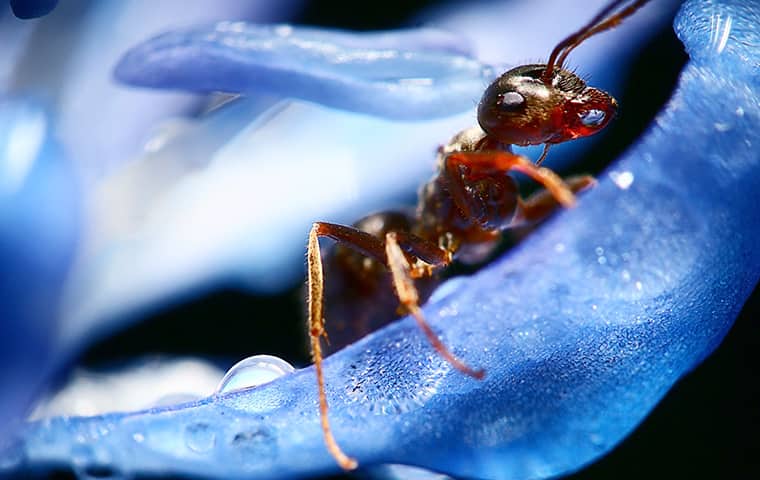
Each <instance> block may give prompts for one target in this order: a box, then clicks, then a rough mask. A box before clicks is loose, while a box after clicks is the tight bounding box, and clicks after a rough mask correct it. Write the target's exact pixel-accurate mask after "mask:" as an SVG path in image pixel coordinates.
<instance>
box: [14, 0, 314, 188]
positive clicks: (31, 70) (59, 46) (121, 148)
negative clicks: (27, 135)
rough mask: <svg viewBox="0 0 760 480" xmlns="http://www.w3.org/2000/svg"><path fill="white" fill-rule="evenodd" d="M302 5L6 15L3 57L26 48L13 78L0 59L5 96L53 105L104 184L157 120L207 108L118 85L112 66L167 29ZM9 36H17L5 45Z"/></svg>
mask: <svg viewBox="0 0 760 480" xmlns="http://www.w3.org/2000/svg"><path fill="white" fill-rule="evenodd" d="M299 1H300V0H283V1H279V2H253V1H250V0H219V1H216V2H213V8H210V4H209V2H208V1H206V0H164V1H161V2H153V1H146V0H140V1H130V2H88V1H81V0H80V1H68V2H62V3H61V4H60V5H58V6H57V7H56V9H55V11H53V12H52V13H51V14H50V15H47V16H45V17H44V18H41V19H39V20H36V21H35V22H21V21H20V20H17V19H15V18H12V17H11V16H10V15H9V16H7V17H8V18H2V19H0V20H2V26H1V27H0V53H2V55H0V57H2V56H4V55H5V54H6V50H5V49H6V48H7V47H8V46H9V45H10V46H11V47H15V46H16V45H15V44H17V43H23V45H22V47H23V50H22V52H21V53H17V57H16V58H17V59H18V61H17V63H16V64H15V65H12V66H11V67H10V68H9V70H10V71H8V72H6V71H4V69H3V67H5V63H6V62H5V59H3V60H0V69H3V70H2V71H0V91H7V92H9V93H10V94H14V95H26V94H33V95H35V96H38V97H41V98H45V99H51V100H54V101H55V105H54V108H53V109H52V113H53V114H54V121H55V124H56V129H57V133H58V135H59V137H60V139H61V143H62V144H63V146H64V148H66V151H67V152H68V153H69V154H70V157H71V159H72V160H73V161H75V162H77V164H78V165H79V166H80V170H81V172H83V174H84V175H85V177H86V180H94V179H99V178H102V177H103V176H104V175H105V174H106V173H108V172H109V171H110V170H112V169H113V168H115V167H116V166H119V165H121V164H123V163H124V162H126V161H127V160H129V159H131V158H133V157H134V156H135V155H136V154H137V153H138V152H139V151H140V148H141V147H142V145H143V144H144V143H145V141H146V139H148V138H149V137H150V136H151V134H152V131H153V129H154V128H155V125H156V123H157V122H160V121H161V120H163V119H166V118H169V117H171V116H175V115H179V114H184V113H187V112H188V111H195V110H197V109H198V108H200V107H199V105H203V104H204V99H201V98H198V97H197V96H195V95H188V94H174V95H167V94H161V95H157V94H155V92H146V91H135V90H134V89H126V88H124V87H123V86H121V85H118V84H116V83H115V82H114V81H113V77H112V70H113V67H114V65H115V64H116V62H117V60H118V58H119V57H120V56H121V55H123V54H124V52H125V51H126V50H127V48H128V47H129V46H131V45H133V44H134V43H136V42H138V41H140V40H142V39H144V38H146V37H147V36H151V35H156V34H157V33H159V32H161V31H163V30H165V29H166V28H168V26H169V25H170V24H171V25H176V24H178V23H179V24H182V23H189V24H193V23H197V22H214V21H220V20H222V19H227V18H240V19H256V20H259V21H278V20H281V19H282V18H283V17H284V15H285V12H288V11H289V10H292V8H293V6H294V5H296V4H298V3H299ZM19 24H21V25H19ZM116 26H117V27H118V28H116ZM17 30H18V33H16V31H17ZM7 31H11V32H13V33H14V35H12V36H11V38H10V41H8V42H4V41H3V40H5V39H4V38H2V37H3V36H5V35H3V34H5V33H7ZM19 38H20V39H21V41H19ZM16 48H20V47H16ZM6 77H7V78H6ZM6 80H7V83H8V85H5V83H6ZM93 112H97V115H95V114H93Z"/></svg>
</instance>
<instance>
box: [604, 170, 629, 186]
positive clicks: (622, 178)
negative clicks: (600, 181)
mask: <svg viewBox="0 0 760 480" xmlns="http://www.w3.org/2000/svg"><path fill="white" fill-rule="evenodd" d="M609 175H610V178H611V179H612V181H613V182H615V185H617V186H618V188H620V189H621V190H628V189H629V188H630V187H631V185H633V180H634V176H633V172H629V171H624V172H619V171H616V170H613V171H611V172H610V174H609Z"/></svg>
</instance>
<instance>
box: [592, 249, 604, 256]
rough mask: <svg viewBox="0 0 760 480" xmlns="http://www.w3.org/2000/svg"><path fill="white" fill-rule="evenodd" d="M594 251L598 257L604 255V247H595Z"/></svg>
mask: <svg viewBox="0 0 760 480" xmlns="http://www.w3.org/2000/svg"><path fill="white" fill-rule="evenodd" d="M594 253H596V256H597V257H601V256H602V255H604V248H603V247H596V248H595V249H594Z"/></svg>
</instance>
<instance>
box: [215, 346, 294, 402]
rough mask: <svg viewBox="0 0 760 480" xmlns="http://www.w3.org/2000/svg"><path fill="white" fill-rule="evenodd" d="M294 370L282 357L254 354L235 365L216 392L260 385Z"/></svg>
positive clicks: (226, 391)
mask: <svg viewBox="0 0 760 480" xmlns="http://www.w3.org/2000/svg"><path fill="white" fill-rule="evenodd" d="M294 371H295V368H293V366H292V365H291V364H289V363H288V362H286V361H285V360H283V359H281V358H278V357H275V356H272V355H254V356H252V357H248V358H246V359H244V360H241V361H239V362H238V363H236V364H235V365H233V366H232V368H230V369H229V370H228V371H227V373H226V374H225V375H224V378H222V381H221V382H220V383H219V387H217V389H216V393H217V394H221V393H228V392H234V391H235V390H241V389H244V388H249V387H258V386H260V385H264V384H265V383H269V382H271V381H272V380H275V379H277V378H280V377H282V376H284V375H287V374H289V373H293V372H294Z"/></svg>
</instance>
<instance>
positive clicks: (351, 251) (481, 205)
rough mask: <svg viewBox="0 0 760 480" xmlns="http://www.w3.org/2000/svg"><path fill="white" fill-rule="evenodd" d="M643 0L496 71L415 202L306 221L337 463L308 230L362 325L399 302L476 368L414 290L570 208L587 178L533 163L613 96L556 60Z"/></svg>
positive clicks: (347, 465)
mask: <svg viewBox="0 0 760 480" xmlns="http://www.w3.org/2000/svg"><path fill="white" fill-rule="evenodd" d="M647 1H648V0H635V1H633V2H631V1H630V0H629V1H628V2H626V1H625V0H615V1H612V2H611V3H610V4H609V5H608V6H607V7H605V8H604V9H603V10H602V11H601V12H599V13H598V14H597V15H596V16H595V17H594V18H593V19H592V20H591V21H590V22H589V23H588V24H587V25H585V26H584V27H583V28H581V29H580V30H578V31H577V32H575V33H573V34H572V35H570V36H568V37H567V38H565V39H564V40H562V41H561V42H559V43H558V44H557V46H556V47H554V50H552V52H551V55H550V56H549V60H548V61H547V63H546V64H535V65H521V66H518V67H516V68H513V69H511V70H509V71H507V72H506V73H504V74H502V75H501V76H500V77H499V78H497V79H496V80H495V81H494V82H493V83H492V84H491V85H490V86H489V87H488V88H487V89H486V91H485V93H484V94H483V98H482V99H481V101H480V104H479V106H478V112H477V117H478V123H479V127H472V128H469V129H466V130H463V131H461V132H460V133H458V134H457V135H455V136H454V137H453V138H452V139H451V141H450V142H449V143H448V144H447V145H445V146H443V147H441V148H440V149H439V152H438V170H437V173H436V175H435V176H434V177H433V178H432V179H431V180H430V181H429V182H428V183H426V184H425V185H423V187H422V188H421V189H420V192H419V201H418V204H417V209H416V211H414V212H382V213H376V214H373V215H370V216H367V217H365V218H363V219H362V220H360V221H359V222H357V223H356V224H354V226H344V225H337V224H333V223H326V222H316V223H314V224H313V226H312V228H311V232H310V233H309V244H308V255H307V262H308V308H309V337H310V343H311V352H312V357H313V359H314V365H315V369H316V374H317V386H318V389H319V413H320V419H321V426H322V432H323V436H324V441H325V444H326V446H327V449H328V451H329V452H330V454H331V455H332V456H333V457H334V458H335V460H336V461H337V463H338V464H339V465H340V466H341V467H342V468H344V469H346V470H351V469H354V468H356V466H357V462H356V460H354V459H353V458H350V457H348V456H347V455H346V454H345V453H343V451H342V450H341V448H340V447H339V446H338V444H337V442H336V441H335V438H334V437H333V435H332V431H331V430H330V424H329V421H328V418H327V397H326V395H325V386H324V374H323V371H322V360H323V353H322V344H321V339H322V337H325V338H327V332H326V330H325V317H324V315H323V313H324V312H323V304H324V295H325V290H324V274H323V271H322V255H321V252H320V247H319V238H320V237H329V238H331V239H333V240H335V241H336V242H338V244H339V245H338V246H337V247H336V249H335V250H334V252H333V254H332V255H331V256H330V257H328V258H327V261H328V263H327V267H328V269H329V271H330V272H333V273H335V274H336V279H340V280H342V283H343V287H345V288H351V289H354V293H356V294H357V295H358V296H359V297H361V298H364V299H366V302H365V303H364V304H362V305H361V306H360V308H361V310H362V318H361V320H362V321H363V322H364V323H365V326H368V324H370V323H373V322H374V323H378V321H379V322H387V321H388V318H387V317H388V316H390V315H389V313H388V311H387V308H386V307H387V304H388V302H392V304H393V305H396V306H399V304H400V307H401V310H403V312H405V313H409V314H411V315H412V317H413V318H414V319H415V320H416V322H417V324H418V325H419V327H420V328H421V329H422V331H423V333H424V334H425V335H426V336H427V338H428V340H429V341H430V343H431V345H432V346H433V348H434V349H435V350H436V352H437V353H438V354H439V355H441V357H443V358H444V359H445V360H446V361H447V362H449V363H450V364H451V366H452V367H454V368H456V369H457V370H459V371H460V372H462V373H464V374H466V375H469V376H471V377H473V378H476V379H482V378H483V377H484V375H485V372H484V371H483V370H478V369H473V368H472V367H470V366H468V365H467V364H465V363H464V362H463V361H462V360H460V359H459V358H457V357H456V356H455V355H454V354H453V353H451V351H450V350H449V349H448V348H447V347H446V346H445V345H444V344H443V342H441V341H440V339H439V338H438V337H437V336H436V334H435V332H434V331H433V329H432V328H431V327H430V325H428V323H427V322H426V320H425V317H424V315H423V313H422V310H421V308H420V302H421V299H422V301H423V302H424V300H425V299H426V298H427V295H428V294H429V293H430V291H431V290H432V287H433V286H434V284H435V280H436V274H437V273H438V272H439V271H440V270H441V269H443V268H444V267H447V266H448V265H449V264H451V262H452V261H453V260H454V259H458V260H460V261H465V262H470V263H474V262H478V261H482V260H483V257H484V255H483V252H484V251H485V250H489V249H490V248H492V247H493V246H495V244H496V242H497V241H498V240H499V238H500V235H501V232H502V231H503V230H506V229H509V228H514V227H517V226H521V225H525V224H532V223H535V222H537V221H539V220H541V219H543V218H545V217H547V216H548V215H549V214H550V213H551V212H552V211H554V210H555V209H556V208H557V207H558V206H559V205H561V206H563V207H572V206H573V205H574V203H575V196H574V194H575V193H577V192H579V191H581V190H584V189H585V188H588V187H590V186H592V185H593V184H594V183H595V180H594V179H593V178H592V177H590V176H578V177H571V178H569V179H567V181H563V180H562V179H561V178H560V177H559V176H557V175H556V174H555V173H554V172H552V171H551V170H549V169H547V168H544V167H540V164H541V162H542V161H543V160H544V158H546V154H547V152H548V150H549V147H550V146H551V145H553V144H556V143H561V142H566V141H568V140H573V139H575V138H580V137H585V136H588V135H592V134H594V133H596V132H598V131H600V130H601V129H603V128H604V127H605V126H606V125H607V124H608V123H609V121H610V120H611V119H612V117H613V116H614V115H615V113H616V110H617V102H616V101H615V99H614V98H612V96H610V95H609V94H607V93H606V92H604V91H602V90H599V89H596V88H592V87H589V86H587V85H586V83H585V82H584V81H583V80H582V79H581V78H579V77H578V76H577V75H575V74H574V73H572V72H570V71H568V70H566V69H565V68H564V63H565V60H566V59H567V56H568V54H569V53H570V52H571V51H572V50H573V49H575V48H576V47H577V46H578V45H580V44H581V43H583V42H584V41H585V40H586V39H587V38H589V37H591V36H592V35H596V34H597V33H600V32H603V31H605V30H609V29H611V28H613V27H615V26H616V25H618V24H619V23H621V22H622V20H623V19H625V18H626V17H628V16H630V15H632V14H633V13H635V12H636V11H637V10H638V9H639V8H641V7H642V6H643V5H644V4H645V3H647ZM627 3H630V4H629V5H628V6H626V7H625V8H621V5H625V4H627ZM616 12H617V13H616ZM539 144H544V150H543V152H542V154H541V156H540V158H539V159H538V160H537V161H536V162H535V163H534V162H531V161H530V160H529V159H528V158H526V157H524V156H521V155H517V154H515V153H513V152H512V150H511V145H539ZM511 171H517V172H521V173H523V174H526V175H528V176H529V177H531V178H532V179H533V180H535V181H536V182H538V183H540V184H541V185H543V186H544V187H545V188H546V190H543V191H539V192H538V193H535V194H533V195H531V196H530V197H528V198H527V199H522V198H521V197H520V195H519V192H518V189H517V184H516V182H515V180H514V178H513V177H511V176H509V172H511ZM328 273H329V272H328ZM388 273H390V276H388ZM328 277H329V278H330V279H331V280H333V278H332V276H330V275H328ZM415 280H417V281H418V285H417V286H415ZM420 284H421V285H420ZM418 287H421V288H418ZM328 293H329V292H328ZM343 313H344V314H345V313H346V312H343ZM349 313H350V312H349ZM335 317H336V318H337V317H339V316H338V315H336V316H335ZM349 317H350V316H349ZM352 318H355V317H352Z"/></svg>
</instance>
